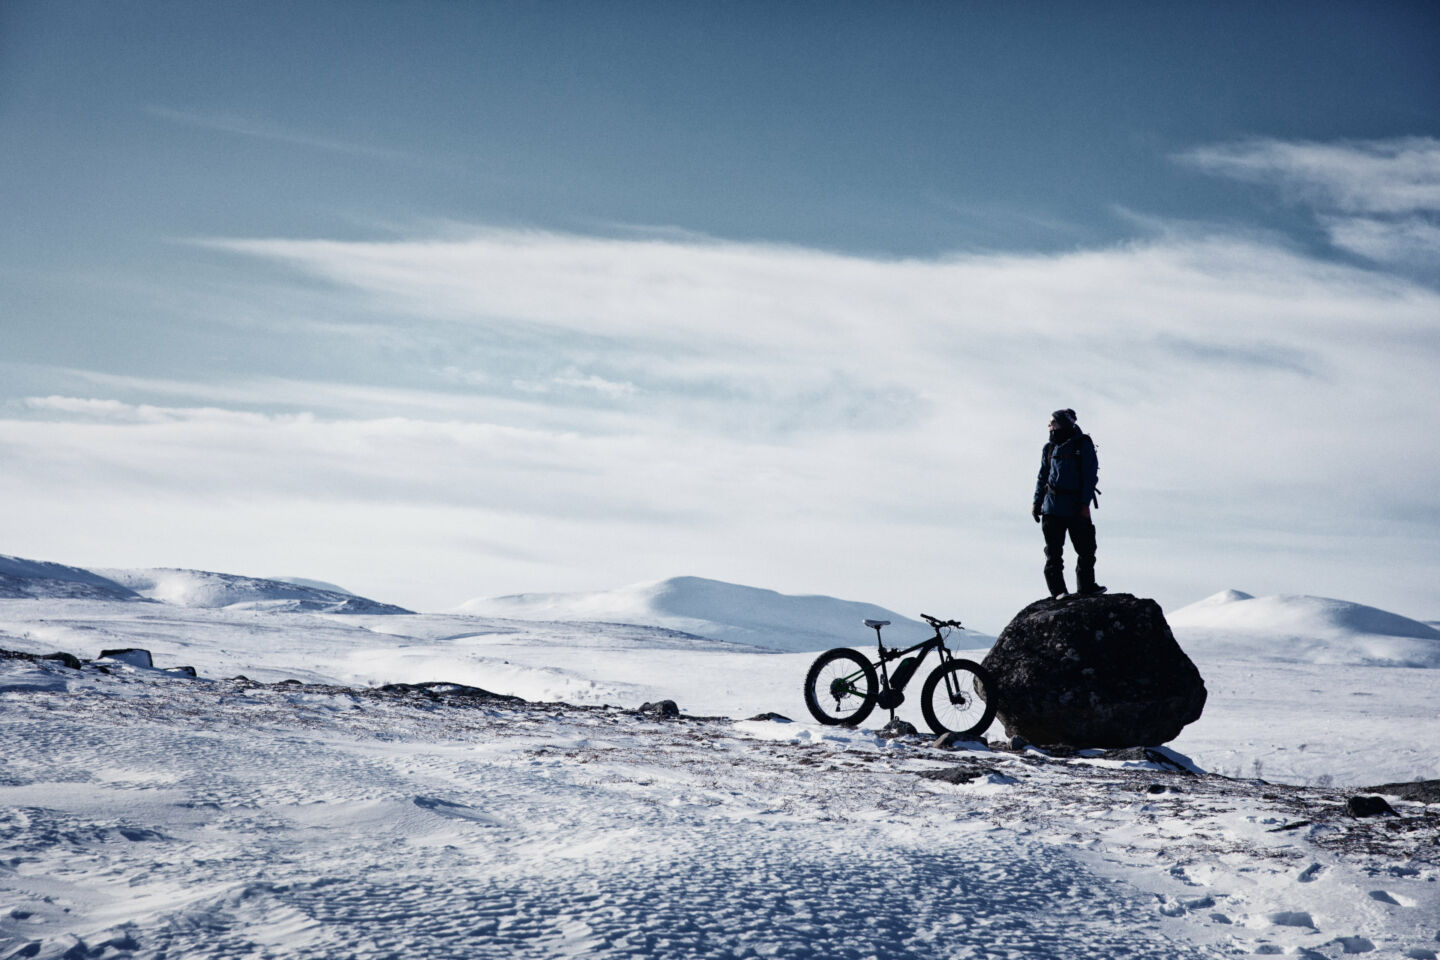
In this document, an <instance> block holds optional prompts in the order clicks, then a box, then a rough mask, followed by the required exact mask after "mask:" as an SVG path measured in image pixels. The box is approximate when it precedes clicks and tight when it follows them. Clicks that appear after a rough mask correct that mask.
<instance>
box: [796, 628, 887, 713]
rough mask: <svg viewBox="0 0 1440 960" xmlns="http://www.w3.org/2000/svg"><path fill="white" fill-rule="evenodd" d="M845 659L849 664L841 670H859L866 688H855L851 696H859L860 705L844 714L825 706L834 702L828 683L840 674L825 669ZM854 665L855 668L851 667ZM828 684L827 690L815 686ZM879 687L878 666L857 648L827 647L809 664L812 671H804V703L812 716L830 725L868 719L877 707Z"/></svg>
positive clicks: (845, 671) (853, 671)
mask: <svg viewBox="0 0 1440 960" xmlns="http://www.w3.org/2000/svg"><path fill="white" fill-rule="evenodd" d="M842 660H848V661H849V665H848V667H846V666H842V667H841V668H840V669H841V670H842V671H843V672H844V673H856V672H858V673H860V674H861V675H862V677H861V683H863V684H864V689H863V690H861V689H858V688H857V689H856V690H855V691H854V693H853V694H852V696H857V697H859V699H860V705H859V706H858V707H856V708H855V709H854V710H853V711H851V712H849V713H841V712H840V711H838V710H829V709H827V708H826V706H825V702H826V701H827V700H829V701H831V702H833V701H834V698H833V696H831V693H830V690H829V688H828V684H829V682H830V680H832V679H834V678H835V677H836V676H837V674H835V673H834V671H833V670H832V671H829V672H827V671H826V668H827V667H834V666H835V664H836V663H837V662H839V661H842ZM851 667H853V669H849V668H851ZM841 675H843V674H841ZM817 684H822V685H826V689H817V688H816V685H817ZM879 688H880V681H879V679H878V678H877V677H876V676H875V668H874V667H872V666H871V665H870V661H868V660H866V659H865V658H864V657H862V656H860V654H858V653H856V652H855V651H854V650H849V649H847V648H845V647H837V648H836V649H834V650H827V651H825V652H824V653H822V654H820V656H819V657H817V658H816V659H815V662H814V663H812V664H811V665H810V671H809V672H808V673H806V674H805V706H806V707H808V708H809V710H810V715H811V716H812V717H814V718H815V719H816V720H819V721H820V722H821V723H823V724H826V725H827V726H848V727H853V726H855V725H856V724H859V723H863V722H864V720H865V718H866V717H868V716H870V711H871V710H874V709H875V698H876V691H877V690H879Z"/></svg>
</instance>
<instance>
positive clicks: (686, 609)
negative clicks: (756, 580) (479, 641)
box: [457, 577, 990, 652]
mask: <svg viewBox="0 0 1440 960" xmlns="http://www.w3.org/2000/svg"><path fill="white" fill-rule="evenodd" d="M457 612H460V613H466V614H471V615H478V616H490V617H508V618H512V619H517V620H549V621H566V620H571V621H574V620H579V621H602V622H614V623H631V624H641V625H646V626H658V627H667V628H669V629H672V630H681V631H684V632H685V633H691V634H695V635H697V636H702V637H708V638H710V639H713V640H724V641H726V642H728V643H739V644H744V645H746V646H751V647H759V648H761V649H766V650H777V651H785V652H801V651H808V650H827V649H829V648H831V647H836V646H850V645H856V646H863V645H866V644H869V643H873V642H874V639H875V635H874V633H873V632H871V631H870V630H869V629H867V628H866V627H865V626H864V624H863V622H862V621H864V620H866V619H873V620H889V621H890V623H891V625H890V626H889V627H886V628H885V640H886V642H887V643H889V644H905V645H907V646H908V645H910V644H913V643H918V642H920V641H921V640H924V639H925V638H926V637H927V636H929V635H930V632H931V631H930V628H929V627H927V626H926V625H925V624H923V623H921V622H920V621H918V620H912V619H910V618H908V617H903V616H901V615H900V614H898V613H895V612H894V611H893V610H887V609H885V608H884V607H880V606H876V605H875V604H873V603H860V602H856V601H853V600H840V599H837V598H835V597H826V596H793V595H789V594H783V593H777V592H776V591H774V590H765V589H762V588H759V587H747V586H742V585H740V584H735V583H726V582H724V581H721V580H709V579H706V578H704V577H672V578H670V579H668V580H657V581H653V582H648V583H638V584H634V585H632V586H628V587H622V588H620V589H618V590H609V591H601V592H596V593H522V594H514V595H511V596H504V597H489V598H479V599H475V600H471V601H469V602H468V603H465V604H462V605H461V606H460V607H459V608H458V611H457ZM927 612H929V613H932V614H933V615H934V616H939V617H947V618H954V619H963V617H961V616H957V614H959V613H961V611H949V612H946V611H940V610H935V611H927ZM989 642H990V638H988V637H985V636H983V635H981V634H976V633H973V632H971V631H968V630H966V631H957V632H956V634H955V635H954V636H953V637H952V638H951V641H950V645H951V646H952V647H955V648H958V649H965V648H974V647H980V646H985V645H987V644H988V643H989Z"/></svg>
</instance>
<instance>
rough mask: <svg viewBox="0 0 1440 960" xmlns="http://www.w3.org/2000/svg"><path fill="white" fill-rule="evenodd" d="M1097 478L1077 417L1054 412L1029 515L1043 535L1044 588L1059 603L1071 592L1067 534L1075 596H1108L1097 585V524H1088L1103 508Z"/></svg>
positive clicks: (1094, 460) (1097, 467)
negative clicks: (1072, 556) (1067, 578)
mask: <svg viewBox="0 0 1440 960" xmlns="http://www.w3.org/2000/svg"><path fill="white" fill-rule="evenodd" d="M1099 476H1100V462H1099V460H1098V459H1097V458H1096V456H1095V444H1094V443H1093V442H1091V440H1090V437H1089V435H1088V434H1085V433H1082V432H1081V431H1080V426H1079V424H1077V423H1076V422H1075V411H1074V410H1056V411H1055V412H1054V413H1052V414H1051V415H1050V442H1049V443H1047V444H1045V450H1044V452H1043V453H1042V454H1041V455H1040V475H1039V477H1037V478H1036V480H1035V499H1034V505H1033V506H1032V507H1031V509H1030V515H1031V516H1032V517H1034V518H1035V522H1036V523H1038V524H1040V529H1041V531H1042V532H1043V533H1044V534H1045V585H1046V586H1047V587H1048V588H1049V590H1050V596H1051V597H1053V598H1055V599H1057V600H1058V599H1060V598H1061V597H1063V596H1065V595H1067V594H1068V593H1069V592H1070V591H1069V590H1067V589H1065V557H1064V549H1065V535H1066V534H1067V533H1068V534H1069V535H1070V545H1071V546H1072V547H1074V548H1075V576H1076V583H1077V587H1076V592H1077V593H1079V594H1080V595H1082V596H1085V595H1089V594H1096V593H1104V592H1105V588H1104V587H1102V586H1100V585H1099V584H1097V583H1096V582H1095V524H1094V523H1092V522H1091V521H1090V504H1091V503H1092V502H1093V503H1095V504H1096V505H1097V506H1098V505H1099V501H1098V500H1096V499H1095V495H1096V493H1097V492H1098V491H1097V490H1096V489H1095V483H1096V481H1097V480H1098V479H1099Z"/></svg>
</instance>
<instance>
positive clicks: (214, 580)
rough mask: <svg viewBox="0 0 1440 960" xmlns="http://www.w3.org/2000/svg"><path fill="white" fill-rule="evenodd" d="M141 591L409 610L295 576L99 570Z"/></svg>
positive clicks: (247, 603) (191, 601) (324, 608)
mask: <svg viewBox="0 0 1440 960" xmlns="http://www.w3.org/2000/svg"><path fill="white" fill-rule="evenodd" d="M96 572H97V573H100V574H103V575H104V576H105V577H107V578H109V579H110V580H112V581H114V582H116V583H119V584H121V585H123V586H124V587H127V588H129V589H130V590H132V591H134V592H135V593H137V594H139V595H140V596H142V597H146V598H149V599H151V600H159V601H161V602H163V603H170V604H174V605H176V606H181V607H199V608H204V609H214V608H218V607H227V608H230V609H253V610H274V611H277V612H278V611H285V612H296V613H299V612H306V613H390V614H394V613H409V612H410V611H408V610H406V609H404V608H403V607H397V606H394V605H392V604H388V603H380V602H378V601H375V600H369V599H367V598H365V597H357V596H355V595H354V594H352V593H347V592H345V591H341V590H330V589H319V588H317V587H312V586H306V585H303V584H298V583H294V582H286V581H280V580H261V579H259V578H256V577H242V576H237V575H235V574H232V573H212V572H209V571H205V570H179V569H173V568H169V567H156V568H153V569H141V570H99V571H96Z"/></svg>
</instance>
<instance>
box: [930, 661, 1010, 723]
mask: <svg viewBox="0 0 1440 960" xmlns="http://www.w3.org/2000/svg"><path fill="white" fill-rule="evenodd" d="M952 673H953V674H959V676H957V677H956V678H955V679H956V680H957V681H958V682H959V683H960V687H961V693H962V695H963V696H966V697H973V698H974V700H978V701H979V703H981V704H984V709H983V710H981V711H980V712H979V713H975V712H974V711H973V710H972V711H967V712H966V713H965V714H963V716H962V720H964V721H969V722H970V725H969V726H968V727H965V728H964V729H952V728H951V727H949V726H946V724H945V723H942V722H941V720H940V717H939V716H938V715H937V714H936V711H935V697H936V695H937V694H938V695H939V696H940V698H941V704H942V705H943V706H945V707H947V708H948V707H949V706H950V704H949V699H950V694H949V687H947V686H946V685H945V677H946V675H948V674H952ZM994 689H995V684H994V683H993V682H991V680H990V674H989V672H988V671H986V669H985V668H984V667H982V666H980V664H978V663H976V662H975V661H973V660H961V659H959V658H956V659H953V660H948V661H946V662H945V663H942V664H941V665H940V666H938V667H936V668H935V670H934V671H933V672H932V673H931V674H930V676H928V677H926V678H925V686H924V688H923V689H922V690H921V692H920V712H921V713H923V714H924V715H925V722H926V723H928V724H930V729H931V730H934V731H935V733H936V735H938V736H943V735H945V734H947V733H955V734H958V735H960V736H962V737H974V736H979V735H980V734H982V733H984V732H985V730H986V729H987V728H988V727H989V726H990V724H991V722H993V721H994V719H995V710H996V707H998V706H999V705H998V704H997V703H996V702H995V697H994V696H993V695H991V693H990V691H992V690H994ZM970 703H971V704H972V705H973V703H974V701H970ZM946 720H948V721H950V722H952V723H953V722H954V720H952V719H951V718H950V717H948V716H947V717H946Z"/></svg>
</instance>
